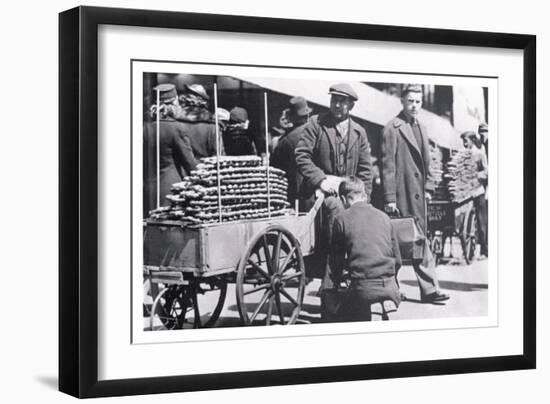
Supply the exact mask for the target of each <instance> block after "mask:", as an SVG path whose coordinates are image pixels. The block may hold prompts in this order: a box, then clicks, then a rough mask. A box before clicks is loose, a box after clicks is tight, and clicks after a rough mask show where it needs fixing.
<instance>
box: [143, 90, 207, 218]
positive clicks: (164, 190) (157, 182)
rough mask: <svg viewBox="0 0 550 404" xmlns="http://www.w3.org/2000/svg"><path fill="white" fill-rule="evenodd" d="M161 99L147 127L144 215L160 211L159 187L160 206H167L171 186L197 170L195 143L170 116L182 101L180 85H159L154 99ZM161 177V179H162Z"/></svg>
mask: <svg viewBox="0 0 550 404" xmlns="http://www.w3.org/2000/svg"><path fill="white" fill-rule="evenodd" d="M157 93H158V98H159V101H160V103H159V105H157V103H156V102H155V103H154V104H153V105H151V108H150V110H149V111H150V115H151V120H150V121H148V122H145V123H144V125H143V160H144V161H143V163H144V165H143V171H144V193H143V209H144V212H143V213H144V216H145V217H147V216H148V215H149V211H150V210H153V209H156V208H157V186H158V187H159V206H167V205H169V204H170V201H169V200H167V199H166V195H168V194H169V193H170V187H171V186H172V184H174V183H176V182H180V181H182V179H183V177H184V176H186V175H187V174H189V172H190V171H191V170H193V169H195V166H196V164H197V161H196V160H195V157H194V155H193V150H192V148H191V141H190V139H189V137H188V134H187V130H186V128H185V127H184V125H183V124H181V123H180V122H178V121H176V120H175V119H174V118H173V117H171V116H169V115H168V113H167V111H168V109H170V107H172V106H176V105H177V102H178V98H177V93H176V86H175V85H173V84H159V85H158V86H156V87H155V88H154V89H153V96H152V97H151V99H153V100H155V101H156V99H157ZM157 119H158V127H159V132H158V145H159V150H158V155H159V162H158V163H159V169H160V173H157ZM158 175H160V176H158Z"/></svg>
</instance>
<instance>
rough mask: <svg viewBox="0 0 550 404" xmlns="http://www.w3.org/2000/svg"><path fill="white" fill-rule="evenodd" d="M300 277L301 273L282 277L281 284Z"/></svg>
mask: <svg viewBox="0 0 550 404" xmlns="http://www.w3.org/2000/svg"><path fill="white" fill-rule="evenodd" d="M301 276H302V272H296V273H295V274H292V275H288V276H283V277H282V278H281V279H282V280H283V282H286V281H290V280H292V279H294V278H300V277H301Z"/></svg>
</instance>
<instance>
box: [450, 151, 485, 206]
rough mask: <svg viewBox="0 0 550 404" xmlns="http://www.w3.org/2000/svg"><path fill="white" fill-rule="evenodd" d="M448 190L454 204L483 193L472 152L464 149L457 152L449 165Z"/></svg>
mask: <svg viewBox="0 0 550 404" xmlns="http://www.w3.org/2000/svg"><path fill="white" fill-rule="evenodd" d="M444 177H445V178H446V179H448V181H449V183H448V189H449V193H450V194H451V199H452V200H453V201H454V202H461V201H464V200H466V199H468V198H471V197H474V196H477V195H478V194H479V193H480V192H481V193H483V186H482V185H481V183H480V182H479V179H478V177H477V165H476V162H475V161H474V160H473V159H472V152H471V150H468V149H463V150H459V151H457V152H455V153H454V154H453V155H452V157H451V159H450V161H449V162H448V163H447V173H446V174H444Z"/></svg>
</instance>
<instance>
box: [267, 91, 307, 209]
mask: <svg viewBox="0 0 550 404" xmlns="http://www.w3.org/2000/svg"><path fill="white" fill-rule="evenodd" d="M289 104H290V108H289V113H288V116H289V120H290V122H292V125H293V126H292V129H290V130H289V131H288V132H287V133H285V134H283V135H281V137H280V139H279V141H278V142H277V146H276V147H275V149H274V150H273V154H272V155H271V161H270V164H271V165H272V166H273V167H277V168H280V169H281V170H284V171H285V173H286V177H287V179H288V200H289V201H290V203H291V204H294V201H295V200H296V199H299V196H298V191H299V190H300V185H301V183H302V175H301V174H300V173H299V172H298V166H297V165H296V158H295V151H296V145H297V144H298V140H300V137H301V136H302V133H303V132H304V129H305V127H306V125H307V122H308V119H309V114H310V113H311V111H312V109H311V108H310V107H309V106H308V104H307V101H306V99H305V98H304V97H293V98H291V99H290V102H289ZM292 206H294V205H292Z"/></svg>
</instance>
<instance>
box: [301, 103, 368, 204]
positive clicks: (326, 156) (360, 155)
mask: <svg viewBox="0 0 550 404" xmlns="http://www.w3.org/2000/svg"><path fill="white" fill-rule="evenodd" d="M336 136H337V130H336V122H335V121H334V119H333V118H332V115H331V114H330V112H329V113H327V114H323V115H316V116H313V117H312V118H311V120H310V121H309V123H308V124H307V125H306V127H305V128H304V131H303V133H302V136H301V137H300V140H298V144H297V145H296V153H295V155H296V165H297V166H298V170H299V171H300V173H301V174H302V176H303V178H304V182H303V185H302V193H303V195H304V197H306V198H307V197H310V196H311V195H312V194H313V193H314V192H315V190H316V189H317V188H319V185H320V184H321V182H322V181H323V180H324V179H325V178H326V176H327V175H338V172H337V167H336V153H337V151H336V149H335V145H336ZM348 136H349V140H348V148H347V156H346V170H345V173H341V174H342V175H347V176H349V175H354V176H356V177H358V178H359V179H361V180H362V181H363V183H364V184H365V189H366V190H367V192H368V193H369V195H370V192H371V190H372V163H371V154H370V145H369V141H368V139H367V133H366V132H365V129H363V128H362V127H361V126H360V125H359V124H358V123H357V122H355V121H353V119H350V129H349V134H348Z"/></svg>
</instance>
